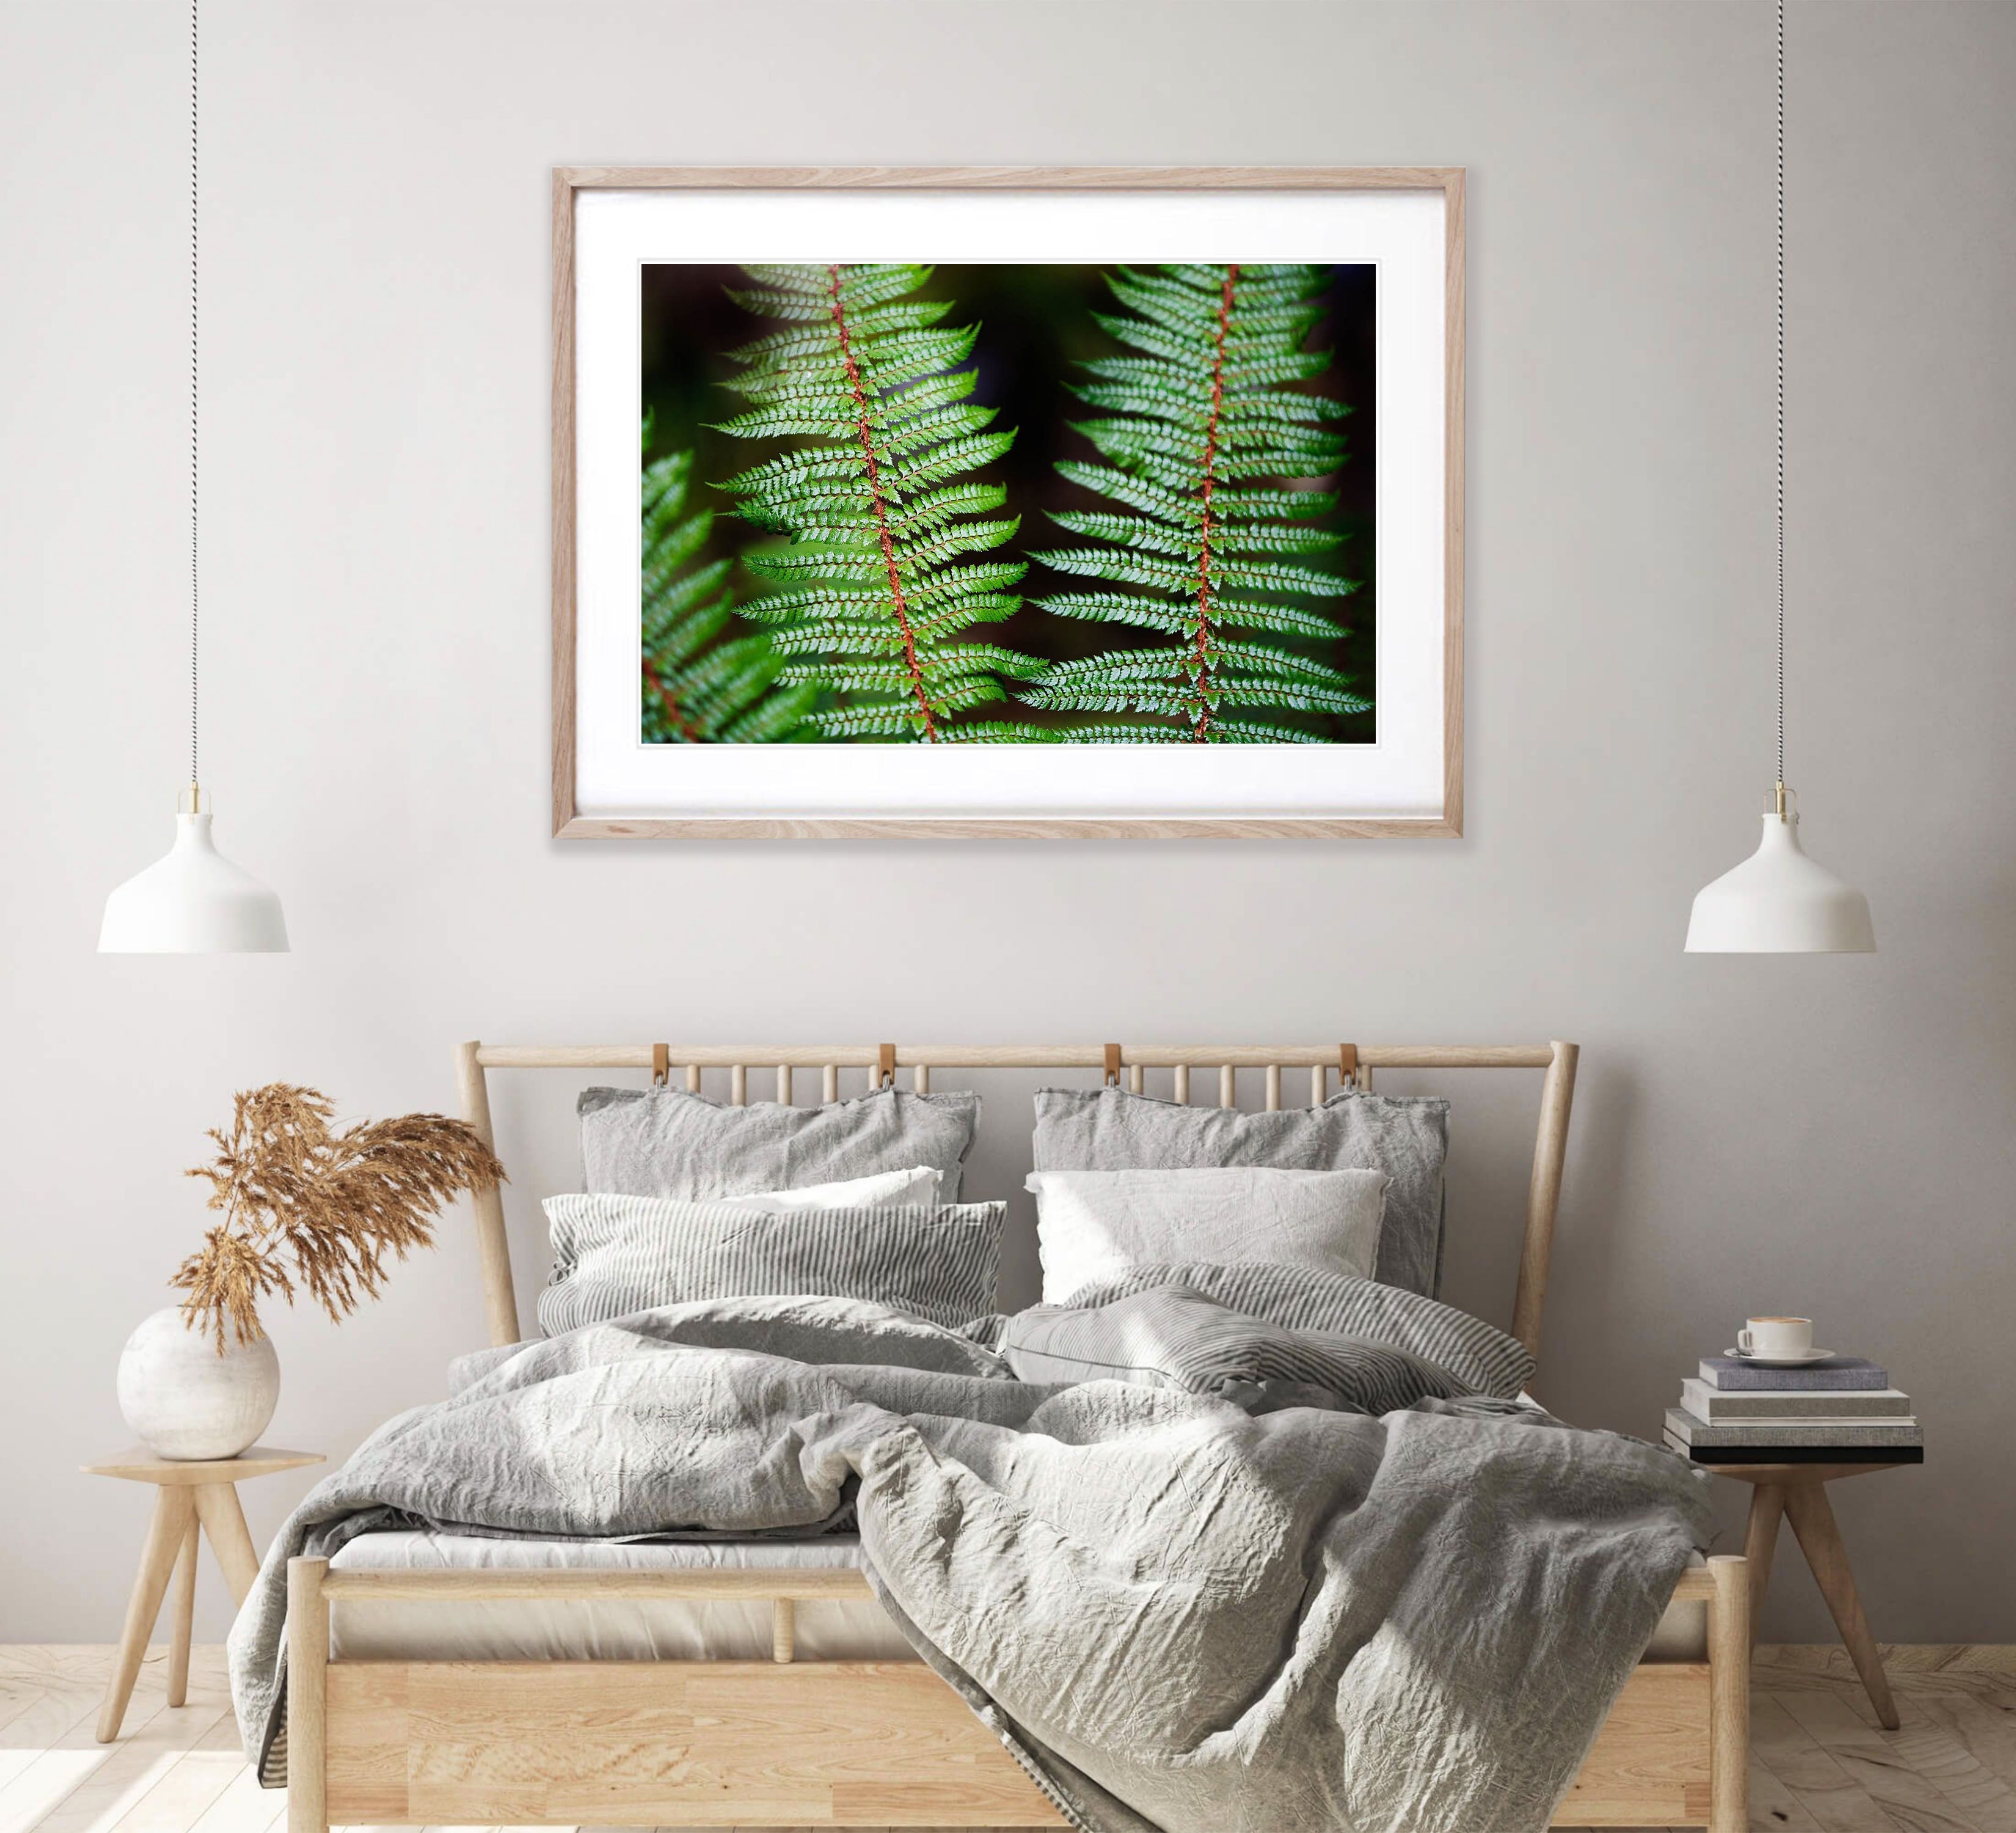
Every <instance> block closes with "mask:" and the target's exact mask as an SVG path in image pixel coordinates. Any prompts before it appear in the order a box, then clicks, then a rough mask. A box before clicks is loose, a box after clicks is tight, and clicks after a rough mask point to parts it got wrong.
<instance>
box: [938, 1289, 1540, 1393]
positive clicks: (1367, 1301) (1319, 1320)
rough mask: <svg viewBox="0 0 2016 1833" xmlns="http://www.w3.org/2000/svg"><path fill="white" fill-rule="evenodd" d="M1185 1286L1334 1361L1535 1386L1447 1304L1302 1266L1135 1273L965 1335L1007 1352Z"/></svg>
mask: <svg viewBox="0 0 2016 1833" xmlns="http://www.w3.org/2000/svg"><path fill="white" fill-rule="evenodd" d="M1170 1286H1175V1287H1183V1288H1184V1289H1185V1290H1186V1291H1190V1292H1191V1293H1193V1294H1198V1295H1202V1296H1203V1297H1204V1298H1209V1299H1214V1300H1215V1301H1216V1302H1218V1303H1219V1305H1223V1306H1225V1307H1226V1309H1229V1310H1231V1311H1234V1312H1242V1313H1244V1314H1245V1315H1246V1316H1247V1318H1249V1319H1251V1318H1260V1319H1264V1320H1265V1321H1266V1322H1267V1323H1271V1324H1277V1325H1279V1326H1280V1327H1281V1328H1282V1329H1283V1330H1285V1331H1293V1332H1294V1333H1295V1334H1297V1335H1298V1336H1299V1337H1301V1338H1304V1339H1305V1341H1308V1342H1309V1343H1310V1344H1312V1345H1316V1346H1319V1347H1320V1348H1321V1349H1324V1350H1325V1351H1327V1352H1330V1353H1331V1354H1333V1355H1334V1354H1337V1353H1339V1352H1341V1350H1342V1349H1349V1348H1353V1347H1355V1348H1356V1349H1367V1348H1370V1347H1371V1346H1373V1345H1377V1346H1378V1347H1380V1348H1381V1349H1396V1350H1399V1351H1401V1352H1403V1353H1404V1354H1406V1356H1411V1357H1413V1358H1415V1359H1417V1360H1419V1361H1420V1362H1424V1363H1431V1364H1432V1365H1433V1366H1434V1367H1435V1368H1437V1369H1438V1370H1442V1371H1443V1372H1444V1373H1445V1374H1448V1375H1449V1376H1452V1377H1454V1379H1455V1380H1456V1381H1458V1382H1459V1383H1460V1384H1461V1388H1460V1389H1459V1391H1466V1390H1467V1392H1471V1393H1473V1394H1489V1395H1492V1397H1494V1398H1495V1399H1500V1400H1509V1399H1512V1398H1513V1396H1514V1395H1516V1394H1517V1393H1518V1392H1519V1390H1520V1389H1521V1388H1523V1387H1525V1385H1526V1384H1527V1382H1528V1381H1531V1380H1532V1378H1533V1359H1532V1356H1529V1355H1528V1354H1527V1352H1526V1349H1525V1345H1524V1344H1522V1343H1521V1342H1520V1341H1518V1340H1517V1338H1514V1337H1508V1336H1507V1335H1506V1334H1505V1333H1504V1332H1503V1331H1501V1330H1499V1329H1498V1328H1497V1327H1496V1326H1495V1325H1492V1324H1488V1323H1485V1321H1484V1320H1483V1319H1482V1318H1481V1317H1472V1316H1471V1315H1470V1313H1468V1312H1467V1311H1459V1310H1457V1309H1456V1307H1455V1306H1454V1305H1444V1304H1442V1303H1441V1302H1439V1301H1438V1300H1436V1299H1434V1298H1423V1297H1422V1296H1421V1295H1420V1294H1419V1293H1418V1292H1406V1291H1401V1289H1400V1288H1399V1287H1397V1286H1392V1285H1388V1284H1383V1283H1382V1282H1381V1281H1379V1280H1354V1279H1346V1278H1345V1277H1342V1276H1341V1275H1340V1274H1337V1273H1317V1272H1316V1271H1314V1270H1312V1269H1310V1268H1308V1267H1302V1266H1274V1265H1273V1264H1271V1263H1269V1262H1262V1261H1256V1260H1248V1261H1229V1262H1211V1263H1207V1264H1199V1263H1197V1262H1194V1261H1192V1262H1183V1263H1181V1264H1175V1265H1169V1266H1137V1267H1134V1268H1132V1269H1130V1270H1129V1271H1128V1272H1127V1273H1123V1274H1121V1276H1120V1277H1118V1279H1114V1280H1106V1281H1105V1282H1103V1284H1099V1285H1096V1286H1089V1287H1086V1289H1085V1291H1082V1292H1080V1293H1079V1294H1078V1296H1077V1297H1076V1298H1075V1299H1074V1300H1073V1301H1072V1302H1071V1306H1070V1307H1069V1309H1068V1312H1061V1313H1060V1311H1059V1310H1057V1309H1051V1308H1047V1307H1046V1308H1042V1309H1038V1310H1036V1311H1025V1312H1022V1313H1018V1314H1017V1316H1015V1317H1013V1318H1010V1319H1009V1320H1007V1322H1006V1324H1005V1325H1004V1326H1003V1328H1002V1330H1001V1331H997V1332H995V1334H994V1336H993V1337H992V1338H988V1337H986V1336H983V1335H981V1334H980V1333H979V1332H978V1331H977V1330H975V1331H971V1332H969V1333H967V1334H970V1335H972V1336H974V1338H975V1340H976V1341H981V1342H985V1343H986V1344H987V1345H988V1347H989V1348H991V1349H1003V1350H1005V1349H1006V1344H1005V1341H1004V1340H1003V1339H1004V1338H1005V1335H1006V1332H1007V1331H1012V1330H1013V1329H1014V1328H1015V1327H1017V1325H1019V1324H1020V1323H1021V1322H1022V1320H1024V1319H1029V1318H1038V1317H1041V1316H1045V1315H1046V1314H1047V1315H1048V1316H1060V1315H1069V1316H1089V1315H1090V1314H1091V1313H1093V1312H1094V1311H1096V1309H1098V1308H1100V1307H1101V1306H1110V1305H1114V1304H1115V1303H1117V1302H1118V1301H1119V1300H1121V1299H1123V1298H1132V1297H1133V1296H1134V1295H1136V1293H1140V1292H1147V1291H1152V1290H1154V1288H1156V1287H1170Z"/></svg>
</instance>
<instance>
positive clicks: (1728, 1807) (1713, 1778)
mask: <svg viewBox="0 0 2016 1833" xmlns="http://www.w3.org/2000/svg"><path fill="white" fill-rule="evenodd" d="M1708 1573H1709V1576H1711V1577H1712V1579H1714V1581H1715V1596H1714V1597H1713V1598H1712V1600H1711V1601H1709V1604H1708V1833H1747V1830H1748V1827H1749V1824H1750V1563H1749V1561H1748V1560H1745V1559H1743V1558H1740V1557H1737V1556H1735V1555H1733V1554H1719V1555H1717V1556H1716V1557H1715V1558H1712V1559H1711V1560H1709V1561H1708ZM296 1833H298V1830H296Z"/></svg>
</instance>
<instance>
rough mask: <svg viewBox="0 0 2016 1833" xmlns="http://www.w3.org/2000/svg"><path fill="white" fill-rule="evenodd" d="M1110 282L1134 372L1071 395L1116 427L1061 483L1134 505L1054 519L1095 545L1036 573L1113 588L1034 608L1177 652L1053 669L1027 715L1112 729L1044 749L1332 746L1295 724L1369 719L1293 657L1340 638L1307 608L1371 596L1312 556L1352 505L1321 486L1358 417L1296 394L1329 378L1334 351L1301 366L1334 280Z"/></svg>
mask: <svg viewBox="0 0 2016 1833" xmlns="http://www.w3.org/2000/svg"><path fill="white" fill-rule="evenodd" d="M1107 286H1108V287H1109V288H1110V289H1111V292H1112V293H1113V296H1114V299H1115V300H1116V301H1118V304H1120V306H1121V308H1123V310H1122V311H1121V312H1118V313H1100V314H1095V316H1096V318H1097V319H1098V322H1099V323H1100V326H1102V327H1103V329H1104V330H1106V331H1107V333H1109V334H1110V335H1111V337H1113V338H1114V340H1115V341H1116V342H1118V344H1121V345H1122V346H1123V347H1124V348H1125V351H1127V354H1125V355H1119V356H1110V357H1102V358H1097V359H1096V360H1095V361H1093V362H1089V363H1088V364H1087V365H1086V366H1085V369H1086V373H1087V374H1088V375H1089V377H1090V378H1091V379H1090V380H1088V381H1085V382H1082V383H1080V384H1078V386H1077V387H1076V388H1075V393H1076V394H1077V395H1078V398H1079V399H1080V400H1081V401H1082V402H1085V405H1087V406H1088V407H1089V408H1093V409H1098V410H1100V411H1099V413H1098V415H1097V416H1096V417H1095V418H1092V419H1089V420H1083V421H1079V422H1075V423H1074V424H1075V427H1076V429H1077V430H1078V431H1079V432H1080V433H1082V434H1083V435H1084V436H1085V438H1086V440H1087V441H1089V443H1090V444H1091V445H1092V446H1093V449H1094V450H1095V451H1096V452H1098V453H1099V455H1100V459H1102V460H1103V461H1104V462H1103V463H1083V462H1081V461H1078V460H1074V459H1065V460H1062V461H1060V463H1058V465H1057V470H1058V471H1059V473H1060V474H1061V475H1062V476H1064V477H1065V478H1066V479H1067V480H1068V481H1071V482H1072V483H1075V484H1080V485H1082V486H1083V487H1084V488H1086V489H1088V490H1091V491H1094V492H1097V493H1098V494H1099V495H1102V496H1103V497H1106V498H1107V499H1109V500H1110V501H1111V502H1114V503H1116V504H1118V505H1119V508H1118V509H1113V510H1107V509H1102V510H1069V511H1064V512H1058V513H1053V518H1052V519H1053V520H1055V521H1056V522H1057V524H1059V526H1060V527H1061V528H1064V529H1065V530H1067V531H1068V532H1070V533H1071V534H1073V535H1079V536H1081V537H1083V538H1086V539H1088V540H1089V541H1091V542H1095V543H1097V544H1098V545H1096V546H1088V547H1075V548H1061V549H1055V550H1053V551H1051V552H1049V553H1039V554H1038V555H1037V556H1035V557H1036V558H1037V559H1038V560H1041V561H1042V563H1043V564H1045V565H1046V566H1047V567H1050V568H1051V569H1052V570H1053V571H1056V572H1058V573H1063V574H1074V575H1076V576H1077V577H1078V578H1084V579H1088V580H1092V581H1096V582H1098V583H1099V585H1100V586H1102V587H1105V588H1110V589H1102V590H1091V591H1073V592H1060V593H1056V594H1053V595H1051V596H1046V597H1042V598H1039V599H1036V600H1034V601H1032V602H1034V603H1036V604H1038V605H1039V606H1041V607H1042V609H1043V610H1046V611H1048V612H1049V613H1051V614H1053V615H1055V616H1058V617H1064V618H1077V619H1082V620H1086V621H1092V622H1095V623H1105V624H1111V625H1119V626H1124V627H1126V628H1130V629H1132V630H1136V631H1141V632H1152V633H1153V634H1154V636H1156V637H1157V638H1160V639H1161V641H1159V642H1154V643H1150V644H1149V645H1148V646H1146V647H1135V648H1127V649H1119V650H1108V651H1107V652H1105V653H1104V654H1100V655H1095V656H1088V657H1076V658H1074V659H1072V660H1071V661H1061V662H1057V663H1053V664H1051V666H1049V668H1046V669H1045V670H1044V671H1043V672H1042V674H1041V675H1039V677H1038V678H1037V679H1035V681H1034V682H1031V684H1029V685H1028V686H1024V687H1023V688H1022V689H1021V690H1020V692H1021V697H1022V698H1023V699H1024V700H1025V701H1026V702H1027V703H1028V704H1029V705H1030V706H1031V707H1035V708H1042V709H1044V710H1046V711H1053V712H1060V713H1080V714H1089V715H1099V717H1097V718H1094V719H1093V720H1092V721H1091V722H1088V723H1082V724H1078V725H1073V726H1066V727H1060V728H1057V729H1054V730H1053V731H1051V732H1049V733H1046V736H1049V737H1052V738H1053V739H1054V740H1057V742H1060V743H1064V744H1123V743H1157V742H1177V741H1183V742H1194V743H1211V742H1218V743H1226V744H1294V743H1305V742H1306V743H1315V742H1319V737H1318V735H1317V733H1315V732H1314V731H1313V730H1312V729H1309V727H1307V726H1304V725H1302V724H1301V723H1300V722H1298V718H1297V715H1327V716H1335V715H1341V714H1350V713H1359V712H1363V711H1367V710H1368V709H1369V708H1370V705H1371V702H1370V700H1367V699H1366V697H1364V696H1363V695H1362V694H1361V693H1358V692H1357V691H1355V688H1354V686H1353V683H1352V679H1351V678H1350V677H1349V676H1348V675H1345V673H1343V672H1341V670H1339V669H1337V668H1335V667H1334V666H1332V665H1331V664H1329V663H1327V662H1325V661H1320V660H1318V659H1316V657H1313V656H1312V655H1310V654H1305V652H1304V651H1303V650H1300V649H1298V648H1296V647H1294V646H1292V645H1294V644H1296V643H1323V644H1330V645H1334V643H1335V641H1336V639H1337V638H1338V637H1340V636H1341V635H1342V634H1343V630H1342V627H1341V625H1338V624H1337V622H1336V621H1334V619H1333V618H1330V617H1328V616H1327V615H1325V614H1323V612H1322V611H1320V610H1317V609H1316V608H1314V607H1312V606H1308V605H1305V604H1302V603H1296V602H1294V601H1295V600H1322V599H1334V598H1341V597H1343V596H1346V595H1347V594H1348V593H1350V592H1352V591H1354V590H1355V589H1356V585H1357V582H1355V581H1352V580H1348V579H1344V578H1339V577H1337V575H1336V574H1333V573H1330V572H1328V571H1324V570H1323V567H1321V566H1320V565H1319V564H1309V562H1308V561H1307V560H1305V559H1303V558H1302V557H1301V556H1309V555H1316V554H1322V553H1327V552H1328V551H1329V550H1330V549H1332V548H1334V547H1335V546H1337V544H1338V542H1340V541H1341V539H1342V538H1343V537H1342V536H1341V535H1338V534H1337V533H1335V532H1333V531H1330V530H1328V529H1326V528H1320V527H1316V526H1311V525H1310V524H1312V523H1313V522H1314V521H1315V520H1316V518H1318V517H1323V516H1325V515H1327V513H1329V512H1330V510H1333V509H1334V508H1335V506H1336V503H1337V498H1336V495H1335V493H1334V492H1330V491H1326V490H1319V489H1315V488H1308V487H1307V485H1308V484H1309V481H1313V480H1316V479H1319V478H1321V477H1324V476H1326V475H1327V474H1329V473H1330V472H1332V471H1334V470H1336V469H1337V466H1338V464H1339V463H1341V462H1342V460H1343V458H1344V456H1345V440H1344V438H1343V436H1342V435H1341V434H1340V433H1339V432H1337V430H1335V427H1334V423H1335V422H1336V421H1337V420H1341V419H1342V418H1344V417H1345V415H1346V414H1348V412H1349V411H1350V410H1349V409H1348V407H1346V406H1345V405H1344V404H1343V403H1341V402H1337V401H1334V400H1332V399H1330V398H1328V397H1327V396H1323V395H1319V394H1309V393H1306V392H1305V391H1303V390H1302V389H1301V387H1299V386H1298V385H1299V384H1302V383H1305V382H1307V381H1309V380H1312V379H1313V378H1315V377H1316V376H1320V375H1321V374H1323V372H1324V370H1325V369H1327V367H1328V366H1329V362H1330V357H1329V354H1328V352H1327V351H1307V350H1304V349H1303V348H1301V344H1302V342H1303V340H1304V339H1305V337H1307V336H1308V335H1309V332H1310V331H1311V330H1312V329H1313V328H1314V327H1315V326H1316V323H1317V322H1318V321H1319V319H1321V317H1322V316H1323V312H1324V309H1325V304H1324V298H1323V295H1324V293H1325V291H1326V290H1327V275H1326V273H1325V271H1324V270H1323V269H1322V268H1315V267H1307V266H1301V265H1280V266H1246V265H1226V266H1202V265H1177V266H1169V267H1164V268H1158V269H1155V270H1153V271H1147V270H1138V269H1132V268H1121V269H1120V270H1118V272H1114V273H1112V274H1111V275H1108V276H1107ZM1281 595H1286V596H1287V600H1289V601H1290V602H1287V603H1283V602H1281ZM1111 715H1123V717H1121V718H1114V717H1112V716H1111Z"/></svg>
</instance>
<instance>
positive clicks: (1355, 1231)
mask: <svg viewBox="0 0 2016 1833" xmlns="http://www.w3.org/2000/svg"><path fill="white" fill-rule="evenodd" d="M1387 1182H1388V1179H1387V1176H1386V1173H1385V1172H1383V1171H1276V1170H1274V1169H1272V1168H1271V1167H1268V1166H1264V1165H1227V1166H1223V1167H1213V1168H1210V1169H1202V1170H1193V1171H1037V1172H1031V1173H1030V1175H1029V1179H1028V1189H1030V1190H1034V1191H1035V1194H1036V1246H1037V1251H1038V1252H1039V1255H1041V1257H1042V1265H1043V1302H1044V1303H1045V1304H1046V1305H1057V1304H1061V1303H1063V1302H1065V1301H1066V1300H1067V1299H1069V1298H1071V1297H1073V1296H1074V1295H1075V1294H1077V1293H1078V1292H1079V1291H1082V1290H1083V1289H1084V1288H1085V1287H1086V1286H1088V1285H1089V1284H1092V1283H1093V1280H1104V1279H1112V1278H1114V1277H1118V1275H1119V1274H1121V1273H1125V1272H1126V1271H1127V1270H1128V1269H1129V1267H1132V1266H1139V1265H1143V1264H1152V1263H1154V1262H1159V1261H1184V1260H1193V1261H1219V1262H1223V1261H1236V1260H1261V1261H1272V1262H1274V1263H1276V1265H1278V1266H1305V1267H1310V1268H1312V1269H1315V1270H1316V1271H1317V1272H1319V1273H1342V1274H1344V1275H1345V1276H1346V1277H1349V1278H1352V1279H1370V1277H1372V1269H1373V1262H1375V1261H1376V1260H1377V1258H1378V1254H1379V1226H1380V1224H1381V1222H1382V1221H1383V1220H1384V1217H1385V1214H1386V1185H1387Z"/></svg>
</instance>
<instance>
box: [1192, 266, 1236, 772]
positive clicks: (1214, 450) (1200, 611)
mask: <svg viewBox="0 0 2016 1833" xmlns="http://www.w3.org/2000/svg"><path fill="white" fill-rule="evenodd" d="M1238 283H1239V264H1238V263H1237V261H1233V262H1232V263H1230V264H1229V265H1228V266H1227V267H1226V270H1225V283H1224V285H1223V286H1221V287H1220V288H1219V295H1218V334H1217V336H1216V337H1215V338H1214V339H1213V340H1212V343H1211V413H1210V416H1209V418H1208V419H1207V420H1205V422H1204V480H1203V482H1202V483H1201V485H1200V486H1199V488H1198V492H1197V495H1198V504H1199V507H1200V508H1201V510H1202V512H1203V513H1202V517H1201V531H1202V540H1203V551H1202V553H1200V554H1199V556H1197V624H1196V626H1195V628H1193V631H1192V632H1191V636H1192V638H1193V650H1192V652H1191V653H1192V654H1193V657H1194V658H1195V660H1196V662H1197V674H1196V676H1195V679H1194V682H1193V686H1194V689H1195V691H1196V694H1197V724H1196V726H1195V727H1194V728H1193V729H1192V731H1191V733H1190V740H1191V742H1192V743H1193V744H1208V743H1209V742H1210V739H1211V636H1212V634H1213V632H1212V628H1211V610H1212V608H1213V607H1212V605H1211V485H1212V484H1213V482H1214V481H1215V479H1214V477H1213V475H1212V474H1213V472H1214V470H1215V467H1216V466H1217V463H1218V423H1219V418H1220V416H1221V415H1222V412H1223V409H1224V405H1225V344H1226V338H1227V337H1228V336H1229V334H1230V333H1231V330H1232V292H1233V287H1235V286H1237V284H1238Z"/></svg>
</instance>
